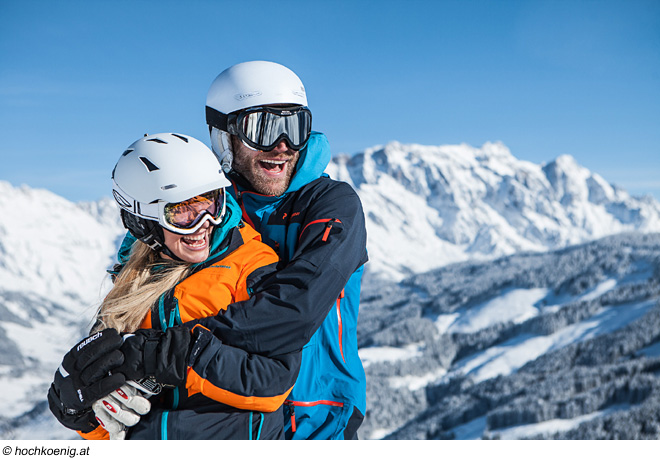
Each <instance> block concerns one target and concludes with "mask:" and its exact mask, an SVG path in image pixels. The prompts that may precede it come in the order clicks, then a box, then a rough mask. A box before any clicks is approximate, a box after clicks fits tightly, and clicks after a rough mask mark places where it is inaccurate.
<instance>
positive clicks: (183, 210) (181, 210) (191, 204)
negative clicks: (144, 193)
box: [158, 189, 227, 235]
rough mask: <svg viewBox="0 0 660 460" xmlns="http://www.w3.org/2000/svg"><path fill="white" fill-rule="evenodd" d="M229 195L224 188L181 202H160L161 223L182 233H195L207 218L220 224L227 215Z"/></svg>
mask: <svg viewBox="0 0 660 460" xmlns="http://www.w3.org/2000/svg"><path fill="white" fill-rule="evenodd" d="M226 200H227V197H226V196H225V193H224V190H223V189H217V190H212V191H210V192H207V193H204V194H202V195H198V196H196V197H193V198H190V199H188V200H185V201H181V202H180V203H165V202H160V203H159V207H161V210H160V212H159V213H158V215H159V223H160V225H161V226H162V227H163V228H165V229H167V230H169V231H171V232H173V233H178V234H180V235H190V234H192V233H195V232H196V231H197V230H199V229H200V227H201V226H202V225H203V224H204V222H206V221H207V220H208V221H210V222H211V223H212V224H213V225H220V224H221V223H222V220H223V217H224V215H225V209H226V206H227V201H226Z"/></svg>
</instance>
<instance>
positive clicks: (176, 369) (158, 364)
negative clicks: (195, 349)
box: [112, 327, 192, 386]
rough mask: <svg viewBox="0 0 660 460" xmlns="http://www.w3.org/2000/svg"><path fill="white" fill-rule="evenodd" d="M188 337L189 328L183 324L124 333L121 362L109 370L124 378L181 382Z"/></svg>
mask: <svg viewBox="0 0 660 460" xmlns="http://www.w3.org/2000/svg"><path fill="white" fill-rule="evenodd" d="M191 339H192V337H191V333H190V330H188V329H186V328H183V327H171V328H168V329H167V330H166V331H165V332H161V331H157V330H155V329H139V330H137V331H136V332H135V334H134V335H126V336H125V340H124V344H123V345H122V346H121V352H122V353H123V355H124V363H123V364H122V365H121V366H119V367H117V368H116V369H113V371H112V372H113V373H121V374H123V375H124V377H125V378H126V380H140V379H143V378H145V377H153V378H154V379H155V380H156V382H158V383H162V384H163V385H173V386H178V385H181V384H183V383H184V382H185V381H186V375H187V369H188V359H189V356H190V348H191V346H192V340H191Z"/></svg>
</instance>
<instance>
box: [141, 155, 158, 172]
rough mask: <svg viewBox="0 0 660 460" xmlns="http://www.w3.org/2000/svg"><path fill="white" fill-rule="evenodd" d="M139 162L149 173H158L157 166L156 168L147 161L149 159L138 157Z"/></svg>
mask: <svg viewBox="0 0 660 460" xmlns="http://www.w3.org/2000/svg"><path fill="white" fill-rule="evenodd" d="M140 161H142V163H144V165H145V166H146V167H147V169H148V170H149V172H152V171H158V170H159V169H160V168H159V167H158V166H156V165H155V164H153V163H152V162H151V161H149V158H147V157H140Z"/></svg>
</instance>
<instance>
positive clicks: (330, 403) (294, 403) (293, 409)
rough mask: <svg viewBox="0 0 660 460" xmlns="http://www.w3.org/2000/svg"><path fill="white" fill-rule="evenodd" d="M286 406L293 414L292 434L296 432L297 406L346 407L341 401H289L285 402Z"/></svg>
mask: <svg viewBox="0 0 660 460" xmlns="http://www.w3.org/2000/svg"><path fill="white" fill-rule="evenodd" d="M284 404H285V405H286V406H287V407H288V408H289V413H290V414H291V432H292V433H295V432H296V406H298V407H313V406H332V407H344V403H342V402H339V401H328V400H323V399H322V400H320V401H292V400H290V399H287V400H286V401H284Z"/></svg>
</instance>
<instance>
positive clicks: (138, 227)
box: [121, 209, 184, 262]
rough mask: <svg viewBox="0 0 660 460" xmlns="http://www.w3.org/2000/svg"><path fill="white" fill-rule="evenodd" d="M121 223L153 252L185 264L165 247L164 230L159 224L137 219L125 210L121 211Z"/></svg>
mask: <svg viewBox="0 0 660 460" xmlns="http://www.w3.org/2000/svg"><path fill="white" fill-rule="evenodd" d="M121 221H122V223H123V224H124V227H125V228H126V229H128V231H129V232H131V234H132V235H133V236H134V237H135V238H137V239H138V240H140V241H142V242H143V243H144V244H146V245H147V246H149V247H150V248H151V249H152V250H154V251H156V252H159V253H162V254H165V255H167V256H168V257H171V258H172V259H174V260H176V261H178V262H184V260H182V259H181V258H180V257H178V256H177V255H176V254H174V253H173V252H172V251H171V250H170V248H168V247H167V246H165V234H164V233H163V228H162V227H161V226H160V225H159V224H158V222H156V221H153V220H149V219H144V218H141V217H137V216H135V215H133V214H131V213H130V212H128V211H126V210H124V209H122V210H121Z"/></svg>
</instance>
